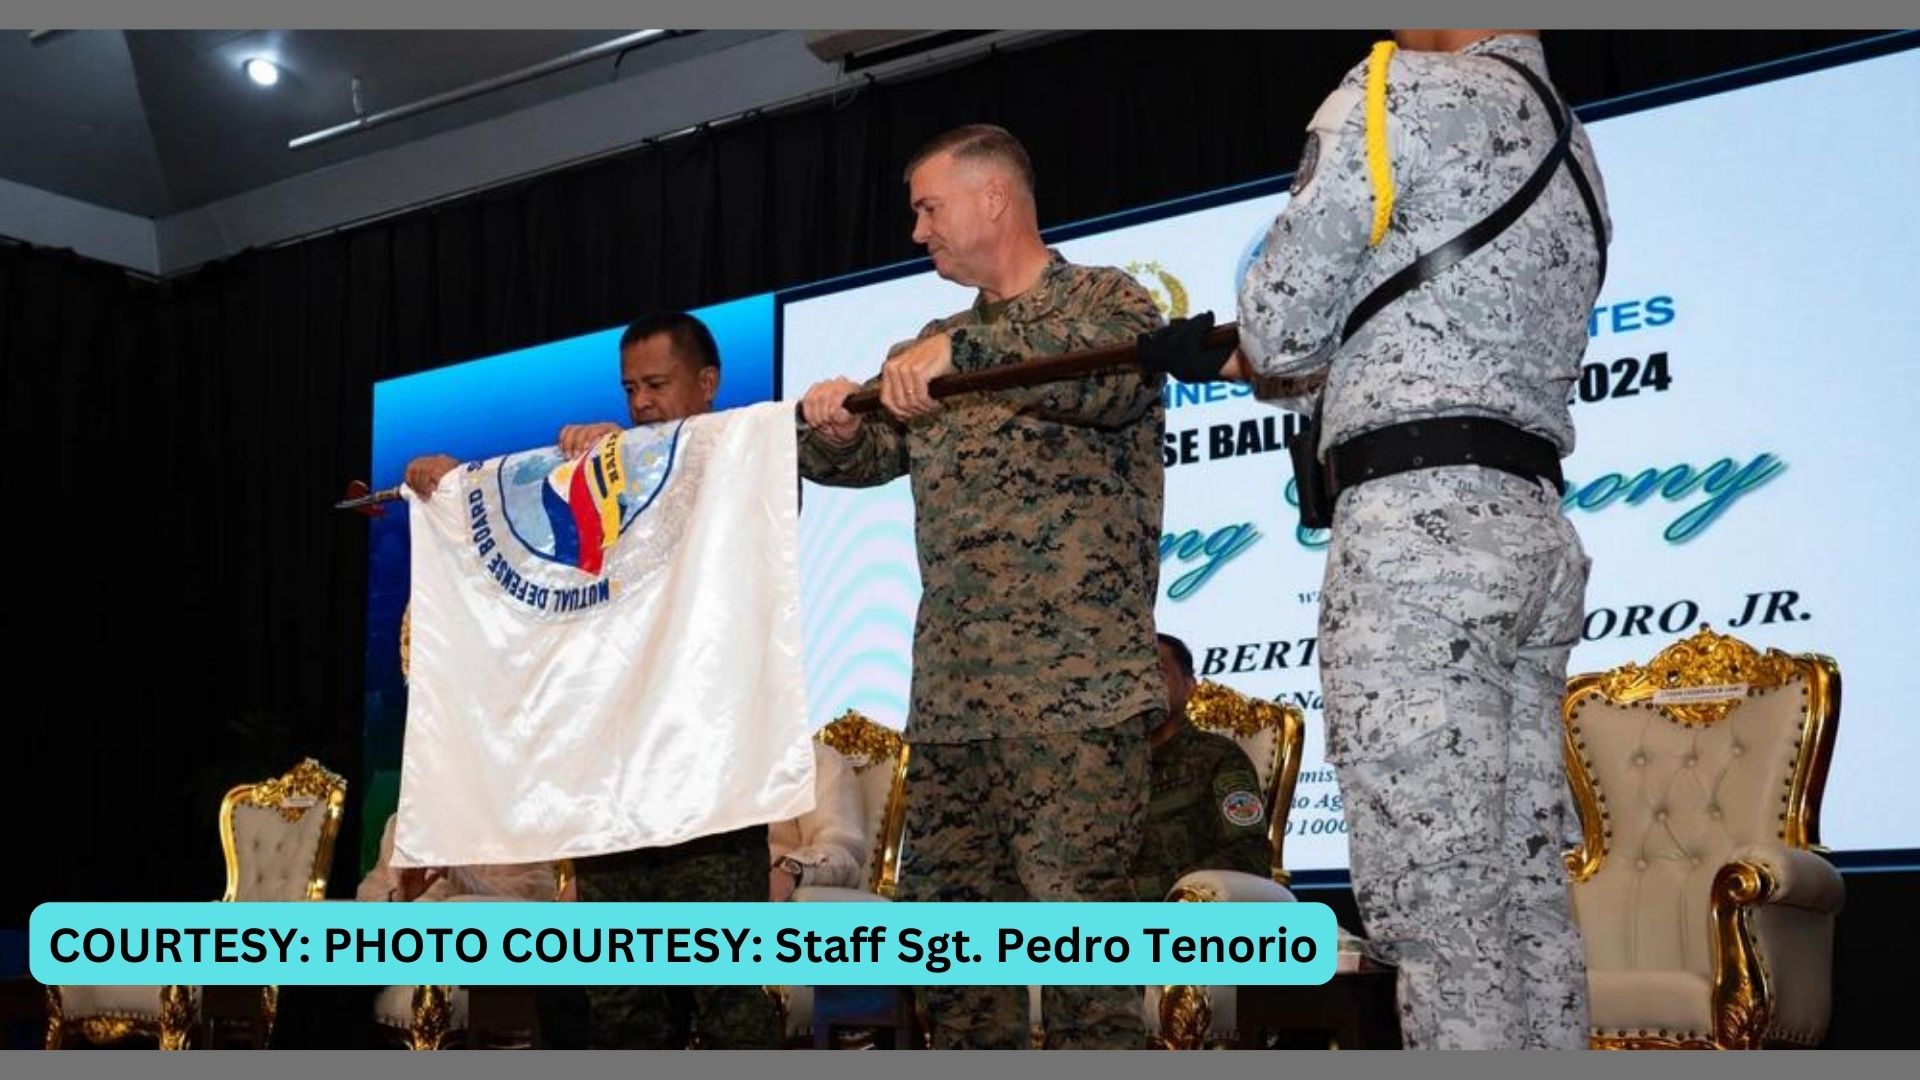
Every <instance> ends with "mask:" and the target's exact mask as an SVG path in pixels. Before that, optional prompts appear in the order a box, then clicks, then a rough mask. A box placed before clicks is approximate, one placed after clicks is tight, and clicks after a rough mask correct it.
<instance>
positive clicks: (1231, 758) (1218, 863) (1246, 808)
mask: <svg viewBox="0 0 1920 1080" xmlns="http://www.w3.org/2000/svg"><path fill="white" fill-rule="evenodd" d="M1213 820H1214V825H1215V831H1214V846H1213V850H1212V851H1211V852H1209V853H1208V855H1207V857H1206V859H1205V860H1204V861H1202V862H1201V863H1200V864H1199V866H1200V867H1204V868H1207V869H1213V870H1238V871H1240V872H1242V873H1246V874H1254V875H1256V876H1259V877H1266V876H1267V872H1268V869H1269V868H1268V865H1267V863H1268V847H1267V813H1266V803H1265V800H1264V799H1263V798H1262V797H1261V794H1260V777H1259V774H1258V773H1256V772H1255V771H1254V768H1253V762H1251V761H1248V760H1247V755H1246V754H1244V753H1242V752H1240V750H1239V749H1238V748H1237V747H1236V748H1235V750H1234V752H1233V753H1232V754H1226V755H1223V756H1222V757H1221V759H1220V763H1219V765H1218V766H1216V767H1215V769H1214V773H1213Z"/></svg>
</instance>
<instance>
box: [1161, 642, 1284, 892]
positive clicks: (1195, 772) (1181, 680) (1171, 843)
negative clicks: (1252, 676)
mask: <svg viewBox="0 0 1920 1080" xmlns="http://www.w3.org/2000/svg"><path fill="white" fill-rule="evenodd" d="M1159 639H1160V673H1161V675H1162V676H1163V677H1164V678H1165V679H1166V683H1167V718H1166V721H1165V722H1164V723H1162V724H1161V725H1160V726H1159V727H1156V728H1154V729H1153V730H1152V731H1151V732H1148V734H1147V739H1148V741H1149V743H1150V744H1151V745H1152V747H1153V765H1152V773H1151V775H1152V791H1153V794H1152V801H1151V802H1149V803H1148V806H1147V820H1146V826H1145V829H1144V835H1143V837H1142V842H1141V844H1140V855H1139V858H1138V860H1137V861H1136V862H1135V864H1134V875H1133V878H1134V893H1135V895H1136V896H1137V897H1138V898H1139V899H1141V900H1165V899H1166V898H1167V893H1168V892H1169V891H1171V890H1172V888H1173V883H1174V882H1176V881H1179V880H1180V878H1181V877H1182V876H1184V875H1186V874H1189V873H1191V872H1193V871H1195V870H1239V871H1242V872H1243V873H1248V874H1256V875H1258V876H1260V877H1263V878H1264V877H1266V876H1267V872H1268V867H1267V808H1266V803H1265V801H1264V800H1263V799H1262V798H1261V795H1260V774H1259V773H1258V772H1256V771H1255V770H1254V767H1253V762H1251V761H1249V760H1248V759H1247V755H1246V753H1245V752H1244V751H1242V750H1241V749H1240V748H1239V747H1238V746H1236V745H1234V742H1233V740H1231V739H1228V738H1225V737H1223V736H1220V735H1213V734H1209V733H1208V732H1204V731H1201V730H1200V729H1198V728H1196V727H1194V726H1193V725H1192V724H1189V723H1187V698H1188V697H1189V696H1191V695H1192V693H1193V686H1194V677H1193V653H1192V651H1191V650H1189V649H1188V648H1187V645H1186V643H1185V642H1183V641H1181V640H1180V639H1179V638H1177V637H1173V636H1172V635H1170V634H1161V635H1159Z"/></svg>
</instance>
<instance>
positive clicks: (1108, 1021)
mask: <svg viewBox="0 0 1920 1080" xmlns="http://www.w3.org/2000/svg"><path fill="white" fill-rule="evenodd" d="M1158 720H1159V716H1158V714H1154V713H1149V714H1145V715H1143V716H1136V717H1134V718H1132V719H1130V720H1127V721H1125V722H1123V723H1120V724H1116V725H1114V726H1113V727H1108V728H1102V729H1099V730H1097V731H1083V732H1074V733H1070V734H1064V735H1043V736H1034V737H1029V738H1008V739H984V740H979V741H975V742H964V743H916V744H914V746H913V758H912V764H911V765H910V766H909V770H910V771H909V775H908V778H907V797H908V803H907V842H906V843H907V850H906V855H905V860H904V862H903V865H902V868H901V882H900V885H901V891H900V895H901V899H903V900H913V901H926V900H934V901H943V902H945V901H994V900H999V901H1025V900H1110V901H1131V900H1132V899H1133V878H1132V866H1133V855H1134V852H1135V850H1136V849H1137V848H1138V847H1139V845H1140V829H1141V826H1142V824H1143V822H1144V820H1145V817H1146V807H1147V760H1148V749H1147V729H1148V728H1149V727H1150V726H1152V725H1153V724H1155V723H1157V722H1158ZM980 947H981V948H987V949H990V948H992V947H993V943H992V942H986V943H982V944H981V946H980ZM923 994H924V1000H925V1002H926V1005H927V1015H928V1018H929V1019H930V1020H931V1021H932V1024H933V1041H934V1046H935V1047H936V1048H939V1049H943V1050H955V1049H997V1050H1018V1049H1024V1048H1026V1047H1027V1046H1028V1045H1030V1044H1029V1042H1028V1030H1029V1028H1028V1022H1027V1020H1028V1018H1027V988H1026V987H1023V986H978V987H973V986H930V987H927V988H925V990H924V991H923ZM1141 1000H1142V998H1141V990H1140V988H1139V987H1137V986H1110V987H1090V986H1047V987H1043V988H1042V989H1041V1006H1040V1008H1041V1013H1042V1016H1043V1017H1044V1018H1045V1024H1046V1029H1047V1035H1046V1045H1047V1047H1048V1048H1049V1049H1083V1048H1084V1049H1134V1048H1137V1047H1140V1046H1141V1045H1143V1044H1144V1041H1145V1038H1146V1033H1145V1028H1144V1027H1143V1025H1142V1024H1141V1020H1140V1008H1141Z"/></svg>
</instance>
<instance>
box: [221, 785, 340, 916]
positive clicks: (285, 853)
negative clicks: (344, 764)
mask: <svg viewBox="0 0 1920 1080" xmlns="http://www.w3.org/2000/svg"><path fill="white" fill-rule="evenodd" d="M346 802H347V782H346V781H345V780H344V779H342V778H341V777H339V776H338V775H336V774H335V773H333V772H330V771H328V770H327V768H326V767H325V766H323V765H321V764H320V763H319V762H317V761H315V760H313V759H312V758H308V759H307V760H305V761H303V762H301V763H300V764H298V765H296V766H294V767H293V768H292V769H291V770H289V771H288V772H287V773H286V774H285V775H283V776H279V777H275V778H274V779H271V780H262V781H259V782H257V783H252V784H241V785H240V786H238V787H236V788H234V789H232V790H231V791H228V792H227V795H226V797H225V798H223V799H221V800H220V847H221V849H222V850H223V851H224V852H225V853H226V857H227V891H226V893H225V895H224V896H222V897H221V899H223V900H318V899H320V898H322V897H324V896H325V895H326V894H327V871H328V868H329V867H331V866H332V865H333V841H334V836H335V834H337V833H338V832H339V829H340V815H341V812H342V811H343V810H344V808H345V806H346Z"/></svg>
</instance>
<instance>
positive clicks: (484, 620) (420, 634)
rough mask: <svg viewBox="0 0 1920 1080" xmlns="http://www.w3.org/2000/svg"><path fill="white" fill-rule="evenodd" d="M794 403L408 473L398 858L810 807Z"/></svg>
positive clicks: (554, 849)
mask: <svg viewBox="0 0 1920 1080" xmlns="http://www.w3.org/2000/svg"><path fill="white" fill-rule="evenodd" d="M798 492H799V482H798V476H797V468H796V462H795V451H794V420H793V406H792V404H791V403H788V404H780V403H768V404H763V405H755V406H751V407H748V408H743V409H733V410H729V411H727V412H721V413H714V414H710V415H706V416H697V417H693V418H691V419H688V420H684V421H676V422H670V423H666V424H656V425H649V426H646V427H640V428H634V429H632V430H629V431H624V432H621V433H619V434H618V435H614V436H609V437H608V438H606V439H604V440H602V441H601V442H600V444H599V445H598V446H597V447H595V449H594V450H593V451H592V452H591V453H589V454H587V455H585V456H584V457H582V458H579V459H576V460H573V461H568V460H567V459H565V458H563V457H562V456H561V455H560V452H559V451H558V450H557V449H554V448H551V447H549V448H546V449H543V450H534V451H530V452H527V453H521V454H509V455H507V456H505V457H500V458H494V459H492V460H489V461H485V462H475V463H471V464H469V465H466V466H465V467H463V468H460V469H456V470H454V471H453V472H452V473H449V474H448V476H447V477H446V478H445V479H444V480H443V481H441V484H440V487H439V489H438V490H437V491H436V492H435V493H434V496H433V498H431V499H426V500H421V499H417V498H415V497H414V496H413V495H412V493H411V492H408V493H407V499H408V501H409V503H410V504H411V507H410V512H411V526H412V559H413V568H412V572H413V588H412V599H411V602H410V613H411V614H410V618H411V620H412V625H411V637H412V642H411V653H410V658H409V674H408V682H407V729H406V742H405V746H404V750H403V753H402V761H401V771H400V810H399V822H398V824H397V826H396V828H395V830H394V845H393V864H394V865H395V866H455V865H464V864H476V863H517V862H533V861H538V860H546V859H558V858H569V857H577V856H588V855H599V854H606V853H610V852H616V851H626V850H630V849H633V848H644V847H659V846H664V845H669V844H675V843H679V842H681V841H684V840H690V839H694V838H696V837H700V836H705V835H708V834H711V833H717V832H725V831H729V830H732V829H739V828H745V827H747V826H750V825H759V824H764V823H766V822H770V821H777V820H783V819H786V818H791V817H794V816H796V815H798V814H801V813H804V812H805V811H807V810H810V809H812V807H813V797H814V794H813V784H814V778H813V751H812V747H811V745H810V744H809V736H810V732H809V731H808V728H807V718H806V699H807V695H806V685H805V675H804V671H803V668H802V661H801V657H802V650H801V641H800V587H799V563H798V555H797V531H796V527H795V521H796V516H797V507H796V502H797V499H798Z"/></svg>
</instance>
